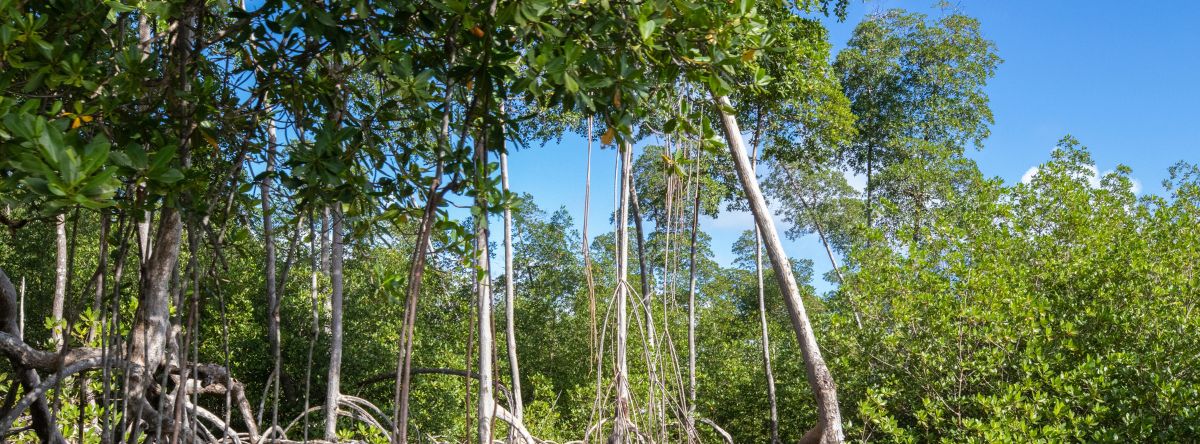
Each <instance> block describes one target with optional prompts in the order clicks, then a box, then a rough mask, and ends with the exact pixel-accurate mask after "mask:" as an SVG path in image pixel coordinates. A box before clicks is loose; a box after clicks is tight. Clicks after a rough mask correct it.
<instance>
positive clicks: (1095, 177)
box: [1021, 165, 1142, 195]
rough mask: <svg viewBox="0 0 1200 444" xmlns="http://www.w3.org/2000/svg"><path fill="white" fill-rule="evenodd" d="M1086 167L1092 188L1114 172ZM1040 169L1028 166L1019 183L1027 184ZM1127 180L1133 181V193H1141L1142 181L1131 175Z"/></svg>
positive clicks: (1098, 185) (1098, 186) (1097, 186)
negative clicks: (1102, 178)
mask: <svg viewBox="0 0 1200 444" xmlns="http://www.w3.org/2000/svg"><path fill="white" fill-rule="evenodd" d="M1087 168H1088V170H1090V172H1091V174H1089V175H1088V177H1087V181H1088V185H1091V186H1092V188H1100V178H1101V177H1104V176H1107V175H1109V174H1111V173H1113V172H1114V170H1108V171H1105V172H1104V173H1103V174H1101V173H1100V171H1099V170H1097V169H1096V167H1094V166H1090V165H1089V166H1088V167H1087ZM1040 171H1041V169H1040V168H1038V167H1036V166H1031V167H1029V169H1027V170H1025V174H1022V175H1021V183H1024V184H1028V183H1029V182H1032V181H1033V177H1034V176H1037V174H1038V173H1039V172H1040ZM1129 180H1130V182H1132V183H1133V187H1132V188H1133V194H1135V195H1137V194H1142V182H1141V181H1140V180H1137V179H1135V178H1133V177H1130V178H1129Z"/></svg>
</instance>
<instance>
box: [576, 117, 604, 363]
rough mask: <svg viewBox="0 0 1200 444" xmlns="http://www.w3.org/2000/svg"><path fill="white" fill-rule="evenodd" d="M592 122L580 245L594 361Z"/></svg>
mask: <svg viewBox="0 0 1200 444" xmlns="http://www.w3.org/2000/svg"><path fill="white" fill-rule="evenodd" d="M592 124H593V120H592V118H591V117H588V135H587V138H588V139H587V140H588V142H587V172H586V173H585V174H584V179H583V180H584V182H583V245H581V246H580V247H581V249H582V251H583V275H584V278H585V279H586V280H587V289H588V328H589V330H588V333H589V341H588V348H589V350H588V352H589V353H588V356H590V357H591V358H592V360H593V361H596V360H597V356H599V353H597V350H598V349H599V347H600V344H599V342H598V341H599V339H598V335H597V331H596V285H595V282H594V280H593V278H592V255H591V253H590V251H591V249H592V248H591V245H589V244H588V217H589V214H588V213H589V210H590V207H591V202H592Z"/></svg>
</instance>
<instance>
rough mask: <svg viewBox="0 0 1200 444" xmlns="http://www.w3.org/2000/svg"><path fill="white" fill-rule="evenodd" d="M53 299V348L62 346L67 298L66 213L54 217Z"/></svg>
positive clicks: (51, 312) (51, 309)
mask: <svg viewBox="0 0 1200 444" xmlns="http://www.w3.org/2000/svg"><path fill="white" fill-rule="evenodd" d="M54 247H55V248H54V250H55V264H54V265H55V266H54V299H52V300H51V302H50V318H51V319H52V320H53V321H54V327H53V328H51V330H50V343H51V344H53V346H54V349H55V350H60V349H62V347H63V331H62V326H61V324H62V320H63V304H64V303H65V302H66V298H67V279H69V278H70V276H68V275H67V215H66V214H59V215H58V217H56V218H55V219H54Z"/></svg>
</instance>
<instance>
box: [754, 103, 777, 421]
mask: <svg viewBox="0 0 1200 444" xmlns="http://www.w3.org/2000/svg"><path fill="white" fill-rule="evenodd" d="M758 120H759V122H758V123H759V124H758V127H757V128H755V134H754V154H753V155H752V156H751V158H750V168H751V170H752V171H753V172H754V177H755V180H757V179H758V131H759V130H761V128H762V114H759V119H758ZM754 274H755V277H756V278H757V279H758V323H759V326H760V327H761V328H762V340H761V341H760V344H761V345H762V355H763V373H765V374H766V377H767V403H768V404H769V405H770V408H771V411H770V429H771V444H779V408H778V403H777V402H776V400H775V373H774V372H773V371H772V370H771V336H770V334H769V333H768V330H767V298H766V295H765V291H764V289H765V286H764V285H763V263H762V233H761V232H760V231H759V229H758V224H754Z"/></svg>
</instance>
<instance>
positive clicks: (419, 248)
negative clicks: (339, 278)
mask: <svg viewBox="0 0 1200 444" xmlns="http://www.w3.org/2000/svg"><path fill="white" fill-rule="evenodd" d="M436 171H437V173H436V175H435V176H434V178H433V183H432V184H430V186H429V197H428V200H426V202H425V213H424V214H423V215H422V216H421V231H420V233H419V234H418V236H417V244H416V245H415V246H414V247H413V253H412V259H411V260H410V261H409V269H408V288H407V291H406V295H405V306H404V330H403V331H402V332H401V335H400V347H401V351H400V363H399V366H400V368H399V370H398V371H399V372H400V373H398V374H397V377H396V378H397V387H396V398H397V399H396V401H395V404H396V411H395V413H394V414H395V416H396V418H397V419H396V420H395V421H394V422H395V424H396V430H395V431H394V432H393V434H394V435H395V436H396V438H395V439H396V443H398V444H407V443H408V398H409V393H410V392H411V390H412V350H413V341H414V337H413V335H414V334H415V331H416V324H417V298H418V297H420V295H421V277H422V275H423V274H424V272H425V256H426V254H425V253H426V245H428V244H429V237H430V235H432V233H433V224H434V222H435V219H436V218H437V207H438V202H439V201H440V196H441V195H440V194H438V183H439V180H440V179H441V177H442V163H441V161H440V160H439V161H438V165H437V168H436Z"/></svg>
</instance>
